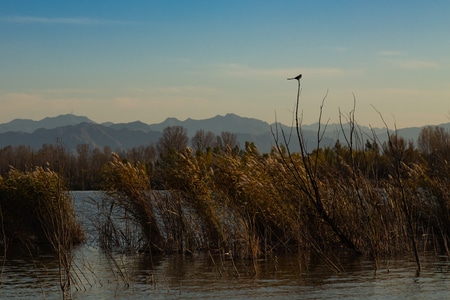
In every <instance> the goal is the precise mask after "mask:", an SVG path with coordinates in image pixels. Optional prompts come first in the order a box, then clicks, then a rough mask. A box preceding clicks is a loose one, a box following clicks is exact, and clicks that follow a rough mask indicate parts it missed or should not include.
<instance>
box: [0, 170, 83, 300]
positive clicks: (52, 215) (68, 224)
mask: <svg viewBox="0 0 450 300" xmlns="http://www.w3.org/2000/svg"><path fill="white" fill-rule="evenodd" d="M0 205H1V215H2V221H3V222H2V224H1V225H2V232H3V240H2V242H3V244H4V245H14V246H18V247H14V249H20V248H22V249H29V251H28V252H29V254H31V255H35V253H37V254H38V253H39V251H41V250H45V251H46V250H49V251H52V252H53V253H55V254H56V255H57V258H58V263H59V264H58V266H59V274H60V278H59V279H60V287H61V290H62V293H63V298H67V297H70V291H71V287H72V285H73V284H76V283H77V279H76V276H75V275H74V272H73V271H72V261H73V248H74V247H75V246H76V245H79V244H80V243H81V242H82V241H83V240H84V233H83V231H82V229H81V225H80V223H79V222H78V221H77V219H76V216H75V210H74V206H73V202H72V199H71V197H70V195H69V193H68V192H67V189H66V186H65V184H64V181H63V179H61V178H60V176H59V175H58V174H57V173H56V172H53V171H51V170H49V169H44V168H41V167H38V168H36V169H35V170H34V171H31V172H20V171H18V170H15V169H12V170H11V171H10V172H9V173H8V176H7V177H6V178H3V179H1V180H0ZM5 249H6V248H5ZM25 254H27V253H25Z"/></svg>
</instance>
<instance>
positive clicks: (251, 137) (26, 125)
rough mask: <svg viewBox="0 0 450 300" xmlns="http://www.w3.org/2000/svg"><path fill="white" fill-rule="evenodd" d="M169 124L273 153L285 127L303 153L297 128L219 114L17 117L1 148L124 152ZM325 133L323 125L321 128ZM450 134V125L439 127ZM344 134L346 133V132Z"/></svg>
mask: <svg viewBox="0 0 450 300" xmlns="http://www.w3.org/2000/svg"><path fill="white" fill-rule="evenodd" d="M167 126H183V127H184V128H186V129H187V132H188V136H189V137H192V136H194V135H195V133H196V132H197V131H198V130H201V129H202V130H205V131H211V132H213V133H214V134H216V135H220V134H221V133H222V132H224V131H227V132H231V133H235V134H236V136H237V140H238V142H239V144H240V146H241V148H243V147H244V146H245V142H247V141H248V142H252V143H254V144H255V145H256V146H257V148H258V150H259V151H260V152H262V153H267V152H270V151H271V149H272V147H273V146H274V145H275V141H274V136H273V133H272V132H274V131H275V130H276V128H278V129H279V135H278V137H279V141H280V142H282V143H283V140H282V137H281V135H280V130H281V129H283V130H284V132H285V134H286V136H289V135H290V134H292V137H291V139H290V144H289V147H290V149H291V150H292V151H298V149H299V147H298V141H297V138H296V136H295V134H296V133H295V130H294V131H293V130H292V128H290V127H289V126H286V125H283V124H278V126H275V124H271V125H270V124H269V123H267V122H264V121H261V120H257V119H253V118H246V117H240V116H238V115H236V114H231V113H230V114H227V115H225V116H220V115H218V116H215V117H213V118H209V119H203V120H193V119H187V120H185V121H180V120H178V119H176V118H167V119H166V120H165V121H164V122H161V123H157V124H145V123H143V122H140V121H135V122H130V123H118V124H115V123H111V122H107V123H102V124H98V123H95V122H94V121H92V120H90V119H89V118H87V117H83V116H75V115H71V114H68V115H60V116H57V117H47V118H45V119H42V120H40V121H33V120H26V119H15V120H13V121H11V122H8V123H4V124H0V147H6V146H8V145H11V146H18V145H26V146H30V147H32V148H34V149H39V148H41V147H42V145H43V144H56V142H57V140H58V139H60V140H61V141H62V143H63V144H64V145H65V146H66V147H67V148H68V150H70V151H76V147H77V145H79V144H88V145H90V146H91V147H93V148H103V147H105V146H109V147H111V149H112V150H116V151H117V150H124V149H129V148H132V147H137V146H141V145H150V144H156V143H157V142H158V140H159V138H160V137H161V135H162V131H163V130H164V128H166V127H167ZM320 126H321V129H322V130H324V129H325V126H324V124H320ZM439 126H441V127H443V128H445V129H446V130H450V123H447V124H441V125H439ZM318 128H319V124H318V123H315V124H310V125H303V126H302V133H303V136H304V138H305V141H306V146H307V150H308V151H311V150H313V149H315V148H316V147H317V130H318ZM343 128H344V132H343V131H342V128H341V126H340V125H339V124H329V125H328V126H327V127H326V131H325V133H324V135H323V139H322V141H321V147H323V146H333V145H334V143H335V142H336V140H338V139H339V140H340V141H341V144H344V145H345V135H347V136H348V132H349V129H348V125H346V124H344V125H343ZM422 128H423V127H411V128H404V129H399V130H398V131H397V133H398V134H399V135H400V136H402V137H403V138H405V139H406V140H413V141H415V140H416V139H417V137H418V135H419V133H420V130H421V129H422ZM357 129H358V132H359V133H360V134H361V139H362V143H365V141H366V140H372V139H373V137H374V134H375V136H376V137H377V139H378V140H379V141H380V142H383V141H385V140H386V138H387V133H386V128H374V129H371V128H369V127H366V126H358V128H357ZM344 133H345V134H344ZM390 133H392V131H390Z"/></svg>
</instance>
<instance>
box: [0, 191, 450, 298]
mask: <svg viewBox="0 0 450 300" xmlns="http://www.w3.org/2000/svg"><path fill="white" fill-rule="evenodd" d="M73 195H74V198H75V202H76V207H77V211H78V214H79V216H80V219H81V221H82V222H83V226H84V227H85V228H87V229H89V231H90V232H92V223H91V216H92V215H93V214H95V212H96V210H97V208H96V205H95V204H94V203H92V201H91V200H90V198H92V197H94V198H95V197H96V195H95V193H92V192H74V193H73ZM92 234H94V232H92ZM113 258H114V259H113V260H112V259H109V258H108V257H106V256H105V254H103V253H102V252H101V251H100V250H99V249H98V247H97V246H96V243H95V242H94V241H93V240H89V239H88V243H87V244H86V245H83V246H82V247H80V248H78V249H77V251H76V253H75V260H74V266H73V267H74V269H75V270H76V272H75V273H76V274H78V275H77V276H78V278H77V281H78V284H77V285H76V287H77V288H78V290H77V289H75V288H73V291H72V297H73V298H74V299H111V298H115V299H212V298H214V299H362V298H364V299H448V298H450V292H449V291H450V280H449V279H450V263H449V261H448V260H447V258H445V257H436V256H431V255H424V256H423V257H422V265H423V266H422V267H423V270H422V272H421V273H420V276H416V272H415V270H416V266H415V263H414V261H413V257H412V255H411V257H408V258H406V259H390V260H382V261H380V262H379V268H378V270H377V271H376V272H375V271H374V263H373V262H372V261H370V260H364V259H357V260H348V261H345V262H344V263H343V265H342V267H343V268H344V269H345V271H343V272H340V273H335V272H334V271H333V270H332V269H331V268H330V267H329V266H327V265H326V264H324V263H322V262H320V261H316V260H313V259H310V258H306V260H305V258H304V257H298V256H296V255H292V254H290V255H279V256H277V257H268V258H267V259H263V260H260V261H257V262H255V263H253V262H250V261H246V262H237V261H236V262H234V261H232V260H225V259H223V257H220V256H219V255H211V256H209V255H204V254H198V255H170V256H150V255H143V254H142V255H134V256H126V255H115V256H114V257H113ZM2 266H3V268H2V273H1V277H0V279H1V283H0V284H1V286H0V298H1V299H11V298H16V299H60V298H61V295H62V294H61V292H60V289H59V272H58V264H57V260H56V259H55V258H54V257H52V256H39V257H37V258H34V259H29V258H24V257H21V256H19V257H14V254H10V255H8V257H7V259H4V258H2Z"/></svg>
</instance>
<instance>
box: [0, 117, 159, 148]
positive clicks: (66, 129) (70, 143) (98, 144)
mask: <svg viewBox="0 0 450 300" xmlns="http://www.w3.org/2000/svg"><path fill="white" fill-rule="evenodd" d="M160 137H161V133H160V132H153V131H152V132H143V131H135V130H130V129H127V128H122V129H119V130H116V129H113V128H110V127H107V126H103V125H99V124H94V123H80V124H77V125H68V126H62V127H57V128H52V129H46V128H40V129H36V130H35V131H34V132H33V133H24V132H6V133H2V134H0V147H5V146H8V145H11V146H19V145H27V146H30V147H31V148H33V149H39V148H41V147H42V145H43V144H56V142H57V140H58V139H59V140H60V141H61V142H62V144H63V145H64V147H66V148H67V150H69V151H71V152H75V151H76V148H77V145H79V144H88V145H90V146H91V147H92V148H103V147H105V146H109V147H111V149H112V150H115V151H117V150H124V149H128V148H133V147H137V146H141V145H149V144H151V143H154V142H155V141H157V140H158V139H159V138H160Z"/></svg>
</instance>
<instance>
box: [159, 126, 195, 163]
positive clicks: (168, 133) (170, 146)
mask: <svg viewBox="0 0 450 300" xmlns="http://www.w3.org/2000/svg"><path fill="white" fill-rule="evenodd" d="M188 141H189V138H188V136H187V130H186V128H184V127H183V126H168V127H166V128H164V130H163V133H162V136H161V138H160V139H159V141H158V143H157V144H156V149H157V150H158V153H159V155H160V156H162V157H164V156H166V155H168V154H170V153H172V152H180V151H182V150H184V149H186V148H187V146H188Z"/></svg>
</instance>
